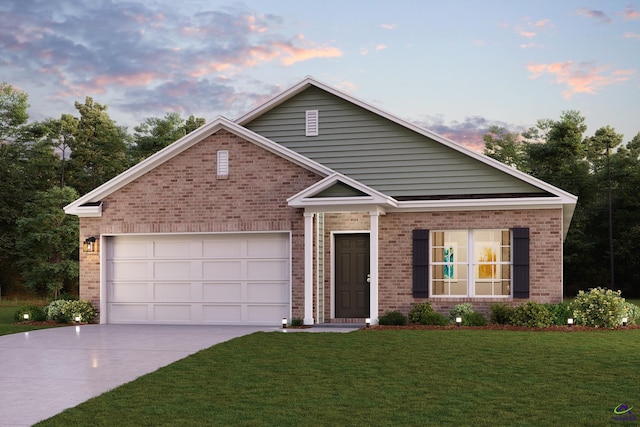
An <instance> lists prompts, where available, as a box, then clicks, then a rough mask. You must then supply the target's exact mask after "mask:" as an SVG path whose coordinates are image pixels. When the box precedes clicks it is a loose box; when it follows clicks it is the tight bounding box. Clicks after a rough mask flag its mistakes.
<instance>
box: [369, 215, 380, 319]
mask: <svg viewBox="0 0 640 427" xmlns="http://www.w3.org/2000/svg"><path fill="white" fill-rule="evenodd" d="M379 216H380V212H377V211H375V212H369V218H370V228H371V230H370V239H369V268H370V271H369V273H370V274H371V276H370V281H369V301H370V308H369V317H370V318H371V324H372V325H377V324H378V218H379Z"/></svg>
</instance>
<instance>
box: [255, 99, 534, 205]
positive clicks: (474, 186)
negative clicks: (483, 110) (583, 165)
mask: <svg viewBox="0 0 640 427" xmlns="http://www.w3.org/2000/svg"><path fill="white" fill-rule="evenodd" d="M306 110H318V112H319V135H318V136H312V137H306V136H305V111H306ZM245 127H247V128H248V129H251V130H252V131H254V132H256V133H258V134H260V135H263V136H265V137H267V138H269V139H271V140H273V141H275V142H278V143H280V144H282V145H284V146H285V147H287V148H290V149H292V150H294V151H297V152H299V153H300V154H302V155H304V156H306V157H308V158H310V159H313V160H315V161H317V162H319V163H321V164H324V165H326V166H328V167H330V168H332V169H334V170H336V171H338V172H341V173H343V174H344V175H347V176H349V177H351V178H353V179H355V180H357V181H359V182H361V183H363V184H365V185H368V186H370V187H371V188H374V189H376V190H378V191H381V192H382V193H385V194H387V195H390V196H392V197H421V196H422V197H438V196H455V195H483V194H486V195H489V194H517V193H521V194H529V193H544V191H542V190H541V189H539V188H537V187H534V186H532V185H530V184H528V183H526V182H524V181H521V180H519V179H517V178H515V177H513V176H510V175H508V174H506V173H504V172H501V171H499V170H497V169H495V168H493V167H491V166H489V165H486V164H484V163H482V162H480V161H478V160H476V159H473V158H471V157H469V156H467V155H465V154H463V153H460V152H458V151H456V150H453V149H451V148H449V147H447V146H445V145H443V144H441V143H439V142H437V141H434V140H432V139H430V138H427V137H425V136H424V135H421V134H419V133H417V132H414V131H412V130H410V129H407V128H405V127H404V126H401V125H399V124H397V123H394V122H392V121H390V120H388V119H386V118H384V117H382V116H379V115H377V114H375V113H372V112H371V111H368V110H367V109H365V108H362V107H359V106H357V105H355V104H352V103H350V102H347V101H345V100H343V99H342V98H339V97H337V96H335V95H332V94H330V93H328V92H325V91H324V90H321V89H319V88H317V87H310V88H308V89H306V90H305V91H303V92H301V93H299V94H298V95H296V96H294V97H292V98H291V99H289V100H287V101H285V102H284V103H282V104H280V105H279V106H276V107H275V108H273V109H271V110H270V111H267V112H266V113H264V114H263V115H261V116H260V117H258V118H256V119H254V120H252V121H251V122H250V123H247V124H245Z"/></svg>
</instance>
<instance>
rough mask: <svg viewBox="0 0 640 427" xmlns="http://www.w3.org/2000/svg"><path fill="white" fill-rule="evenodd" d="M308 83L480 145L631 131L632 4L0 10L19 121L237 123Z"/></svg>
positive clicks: (206, 2) (532, 1)
mask: <svg viewBox="0 0 640 427" xmlns="http://www.w3.org/2000/svg"><path fill="white" fill-rule="evenodd" d="M306 76H312V77H314V78H316V79H317V80H320V81H322V82H323V83H325V84H327V85H330V86H333V87H335V88H337V89H339V90H342V91H344V92H346V93H348V94H349V95H351V96H353V97H355V98H358V99H360V100H362V101H364V102H366V103H368V104H370V105H373V106H375V107H377V108H380V109H382V110H384V111H386V112H388V113H391V114H393V115H394V116H397V117H399V118H402V119H404V120H407V121H409V122H412V123H415V124H418V125H421V126H423V127H425V128H427V129H429V130H431V131H434V132H436V133H439V134H441V135H443V136H445V137H448V138H450V139H452V140H454V141H456V142H459V143H462V144H464V145H466V146H469V147H471V148H473V149H476V150H481V149H482V135H483V134H484V133H486V132H487V130H488V128H489V126H490V125H498V126H501V127H504V128H506V129H508V130H509V131H511V132H521V131H523V130H525V129H527V128H529V127H532V126H535V124H536V122H537V121H538V120H539V119H554V120H555V119H559V118H560V115H561V114H562V112H563V111H568V110H578V111H580V112H581V114H582V115H583V116H585V117H586V122H587V125H588V130H587V133H586V136H589V135H593V133H594V132H595V131H596V130H597V129H599V128H600V127H603V126H607V125H609V126H612V127H614V128H615V129H616V131H617V132H618V133H622V134H623V135H624V142H625V143H626V142H628V141H629V140H631V138H632V137H633V136H634V135H635V134H636V133H638V132H640V1H633V0H626V1H625V0H622V1H618V0H599V1H587V0H582V1H574V0H562V1H559V0H550V1H547V0H528V1H524V0H502V1H498V0H483V1H477V0H468V1H463V0H447V1H439V0H438V1H436V0H394V1H390V0H385V1H381V0H367V1H359V0H358V1H356V0H340V1H336V0H322V1H308V0H270V1H264V0H249V1H243V2H235V1H214V0H181V1H175V0H129V1H117V0H70V1H67V0H2V1H1V2H0V82H2V81H4V82H6V83H8V84H10V85H12V86H14V87H15V88H18V89H20V90H23V91H25V92H26V93H28V94H29V103H30V105H31V106H30V109H29V114H30V120H32V121H33V120H43V119H46V118H49V117H53V118H58V117H60V115H61V114H63V113H67V114H74V115H76V116H78V113H77V111H76V109H75V107H74V103H75V102H76V101H78V102H81V103H83V102H84V99H85V97H86V96H91V97H92V98H93V99H94V101H96V102H99V103H101V104H106V105H108V107H109V109H108V113H109V115H110V116H111V118H112V119H114V120H115V121H116V122H117V124H118V125H123V126H127V127H128V128H129V131H130V132H131V133H133V127H134V126H136V125H138V124H140V123H142V122H143V121H144V120H145V119H146V118H148V117H163V116H164V115H165V114H166V113H168V112H178V113H180V114H181V116H182V117H184V118H187V117H188V116H189V115H191V114H193V115H195V116H196V117H204V118H205V119H206V120H207V121H209V120H213V119H215V118H216V117H218V116H225V117H227V118H229V119H235V118H237V117H239V116H241V115H242V114H243V113H245V112H248V111H249V110H251V109H252V108H254V107H256V106H258V105H259V104H260V103H262V102H265V101H266V100H268V99H270V98H271V97H273V96H275V95H277V94H278V93H280V92H281V91H283V90H285V89H287V88H288V87H290V86H292V85H294V84H296V83H298V82H299V81H301V80H303V79H304V78H305V77H306Z"/></svg>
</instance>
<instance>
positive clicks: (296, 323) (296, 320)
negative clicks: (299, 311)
mask: <svg viewBox="0 0 640 427" xmlns="http://www.w3.org/2000/svg"><path fill="white" fill-rule="evenodd" d="M291 326H304V320H302V318H300V317H293V318H291Z"/></svg>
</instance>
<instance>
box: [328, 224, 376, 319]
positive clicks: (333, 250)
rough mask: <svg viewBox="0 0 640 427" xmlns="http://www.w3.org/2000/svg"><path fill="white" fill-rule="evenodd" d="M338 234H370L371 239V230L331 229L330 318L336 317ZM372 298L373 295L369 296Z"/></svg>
mask: <svg viewBox="0 0 640 427" xmlns="http://www.w3.org/2000/svg"><path fill="white" fill-rule="evenodd" d="M336 234H343V235H344V234H368V235H369V241H371V230H336V231H331V242H330V246H331V249H330V254H329V257H330V258H329V259H330V271H331V282H330V286H331V289H330V294H331V301H330V305H331V311H330V313H329V318H330V319H335V318H336V239H335V235H336ZM369 249H371V243H369ZM369 298H371V297H369Z"/></svg>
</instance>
